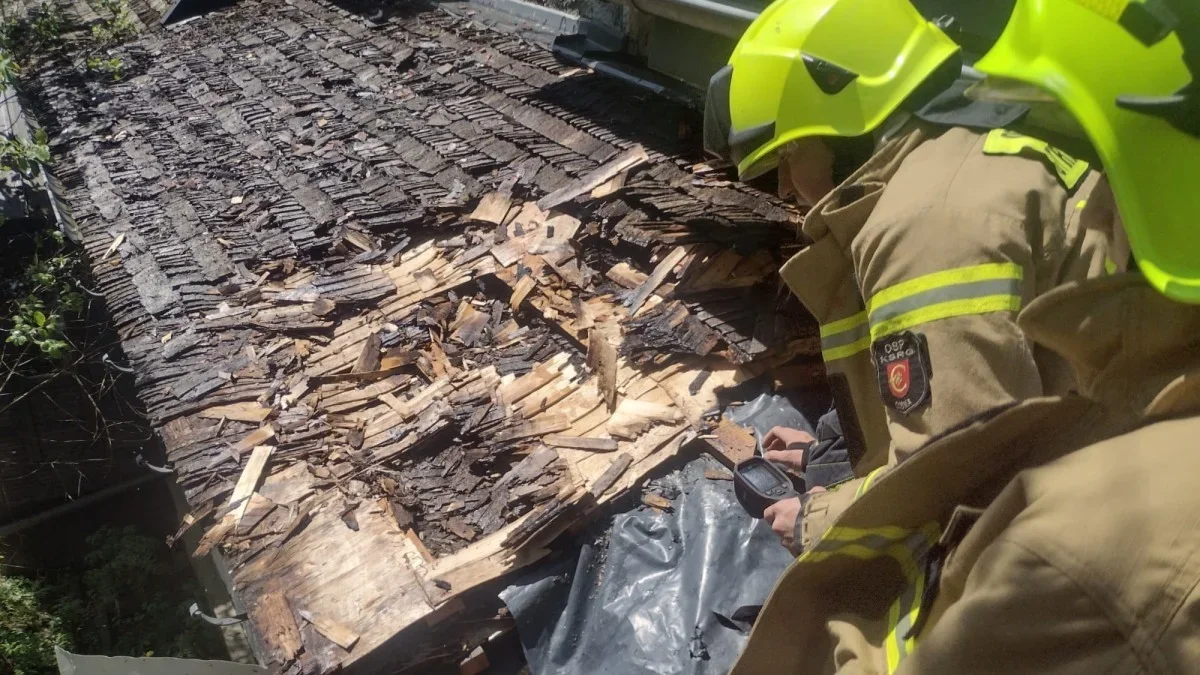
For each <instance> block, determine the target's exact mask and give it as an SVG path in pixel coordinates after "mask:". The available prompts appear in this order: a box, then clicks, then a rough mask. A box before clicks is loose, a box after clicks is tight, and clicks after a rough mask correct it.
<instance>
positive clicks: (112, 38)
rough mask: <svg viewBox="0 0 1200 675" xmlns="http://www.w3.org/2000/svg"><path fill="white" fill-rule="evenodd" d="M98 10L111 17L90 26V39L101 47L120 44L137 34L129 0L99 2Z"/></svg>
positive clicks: (104, 0) (101, 0)
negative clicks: (115, 43)
mask: <svg viewBox="0 0 1200 675" xmlns="http://www.w3.org/2000/svg"><path fill="white" fill-rule="evenodd" d="M97 4H98V5H99V6H100V9H101V10H102V11H104V12H107V13H108V14H110V15H111V16H110V17H109V18H108V19H106V20H104V21H102V22H100V23H98V24H95V25H94V26H92V37H93V38H94V39H95V40H96V42H98V43H100V44H101V45H108V44H112V43H114V42H120V41H121V40H124V39H126V38H130V37H133V36H134V35H136V34H137V26H136V25H135V24H134V23H133V10H131V9H130V8H129V0H99V2H98V3H97Z"/></svg>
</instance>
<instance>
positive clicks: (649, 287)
mask: <svg viewBox="0 0 1200 675" xmlns="http://www.w3.org/2000/svg"><path fill="white" fill-rule="evenodd" d="M689 251H690V249H689V248H688V247H687V246H678V247H676V248H673V249H671V252H670V253H668V254H667V255H666V256H664V257H663V259H662V260H660V261H659V262H658V264H657V265H656V266H655V267H654V271H653V272H651V273H650V276H649V277H647V278H646V281H644V282H642V285H641V286H638V288H637V290H636V291H634V292H633V295H631V296H629V299H628V300H626V301H625V307H627V308H628V309H629V312H630V313H631V314H634V313H637V311H638V310H639V309H641V307H642V305H643V304H645V302H646V300H648V299H649V298H650V294H651V293H653V292H654V291H656V290H658V287H659V286H661V285H662V283H663V282H664V281H666V279H667V275H669V274H670V273H671V272H672V271H673V270H674V269H675V266H676V265H678V264H679V263H680V262H683V259H684V258H685V257H686V256H687V255H688V253H689Z"/></svg>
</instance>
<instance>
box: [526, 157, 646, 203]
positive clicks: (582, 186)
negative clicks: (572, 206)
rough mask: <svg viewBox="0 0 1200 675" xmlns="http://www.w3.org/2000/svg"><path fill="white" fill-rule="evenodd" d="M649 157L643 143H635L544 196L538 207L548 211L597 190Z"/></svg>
mask: <svg viewBox="0 0 1200 675" xmlns="http://www.w3.org/2000/svg"><path fill="white" fill-rule="evenodd" d="M648 159H649V156H648V155H646V149H645V148H643V147H642V146H641V145H635V146H633V147H632V148H630V149H628V150H626V151H625V152H623V153H621V154H620V155H618V156H617V157H616V158H615V159H613V160H612V161H610V162H608V163H607V164H605V165H603V166H601V167H599V168H597V169H596V170H594V171H592V172H591V173H589V174H587V175H586V176H583V177H581V178H577V179H575V180H573V181H571V182H570V183H567V184H566V185H564V186H563V187H561V188H559V189H558V190H555V191H554V192H552V193H550V194H548V195H546V196H545V197H542V198H541V199H539V200H538V203H537V205H538V208H540V209H542V210H543V211H548V210H550V209H552V208H554V207H555V206H558V205H559V204H563V203H565V202H569V201H571V200H572V199H574V198H576V197H578V196H579V195H582V194H585V193H589V192H591V191H592V190H595V189H596V188H597V187H599V186H601V185H603V184H604V183H606V182H608V181H609V179H611V178H612V177H613V176H615V175H617V174H619V173H621V172H623V171H628V170H629V169H632V168H634V167H636V166H638V165H639V164H641V163H642V162H645V161H647V160H648Z"/></svg>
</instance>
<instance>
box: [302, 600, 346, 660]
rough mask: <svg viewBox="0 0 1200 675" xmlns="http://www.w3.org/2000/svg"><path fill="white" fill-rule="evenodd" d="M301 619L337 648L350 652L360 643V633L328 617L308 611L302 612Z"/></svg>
mask: <svg viewBox="0 0 1200 675" xmlns="http://www.w3.org/2000/svg"><path fill="white" fill-rule="evenodd" d="M300 618H302V619H304V620H305V621H307V622H309V623H311V624H312V625H313V628H316V629H317V632H318V633H320V634H321V635H324V636H325V637H327V638H329V640H330V641H331V642H333V643H334V644H336V645H337V646H339V647H341V648H342V649H345V650H346V651H350V650H352V649H354V645H355V644H357V643H358V640H359V636H358V633H355V632H354V631H352V630H350V629H349V628H346V627H345V626H343V625H342V624H340V623H338V622H337V621H334V620H333V619H331V618H329V617H327V616H321V615H316V614H313V613H312V612H309V611H308V610H304V609H302V610H300Z"/></svg>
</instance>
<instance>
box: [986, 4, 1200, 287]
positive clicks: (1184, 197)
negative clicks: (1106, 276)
mask: <svg viewBox="0 0 1200 675" xmlns="http://www.w3.org/2000/svg"><path fill="white" fill-rule="evenodd" d="M976 68H978V69H979V70H980V71H983V72H984V73H985V74H987V75H988V77H989V83H988V84H989V85H993V86H994V87H1000V88H1003V87H1006V86H1009V85H1008V84H1007V83H1009V82H1014V81H1015V82H1018V83H1025V84H1033V85H1036V86H1037V87H1040V88H1041V89H1043V90H1045V91H1048V92H1050V93H1052V94H1053V95H1054V96H1055V97H1056V98H1057V99H1058V100H1059V101H1060V102H1061V103H1062V105H1063V106H1065V107H1066V108H1067V109H1068V110H1069V112H1070V113H1071V114H1072V115H1073V116H1074V117H1075V118H1076V119H1077V120H1078V121H1079V123H1080V124H1081V125H1082V126H1083V128H1084V130H1085V131H1086V132H1087V135H1088V138H1089V140H1090V141H1091V143H1092V145H1093V146H1095V148H1096V151H1097V153H1098V154H1099V156H1100V158H1101V160H1102V162H1103V164H1104V168H1105V171H1106V172H1107V174H1108V179H1109V182H1110V183H1111V184H1112V187H1113V192H1114V194H1115V196H1116V200H1117V206H1118V208H1119V210H1120V212H1121V217H1122V219H1123V221H1124V223H1125V231H1126V232H1127V234H1128V236H1129V243H1130V245H1131V247H1132V248H1133V254H1134V257H1135V258H1136V259H1137V261H1138V266H1139V267H1140V268H1141V270H1142V273H1143V274H1144V275H1145V276H1146V278H1147V280H1148V281H1149V282H1150V283H1151V284H1152V285H1153V286H1154V287H1155V288H1157V289H1158V290H1159V291H1161V292H1162V293H1163V294H1165V295H1167V296H1168V297H1171V298H1173V299H1175V300H1179V301H1182V302H1189V303H1200V85H1197V84H1196V82H1195V81H1194V79H1193V78H1194V76H1197V75H1200V2H1197V0H1146V2H1144V3H1143V2H1130V1H1129V0H1017V3H1016V6H1015V8H1014V11H1013V14H1012V17H1011V19H1010V21H1009V23H1008V25H1007V26H1006V28H1005V30H1004V32H1003V33H1002V34H1001V35H1000V38H999V40H998V41H997V42H996V44H995V45H994V46H993V47H992V49H991V50H990V51H988V52H987V53H986V54H985V55H984V56H983V58H981V59H980V60H979V61H978V62H977V63H976ZM993 80H995V82H994V83H993Z"/></svg>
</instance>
